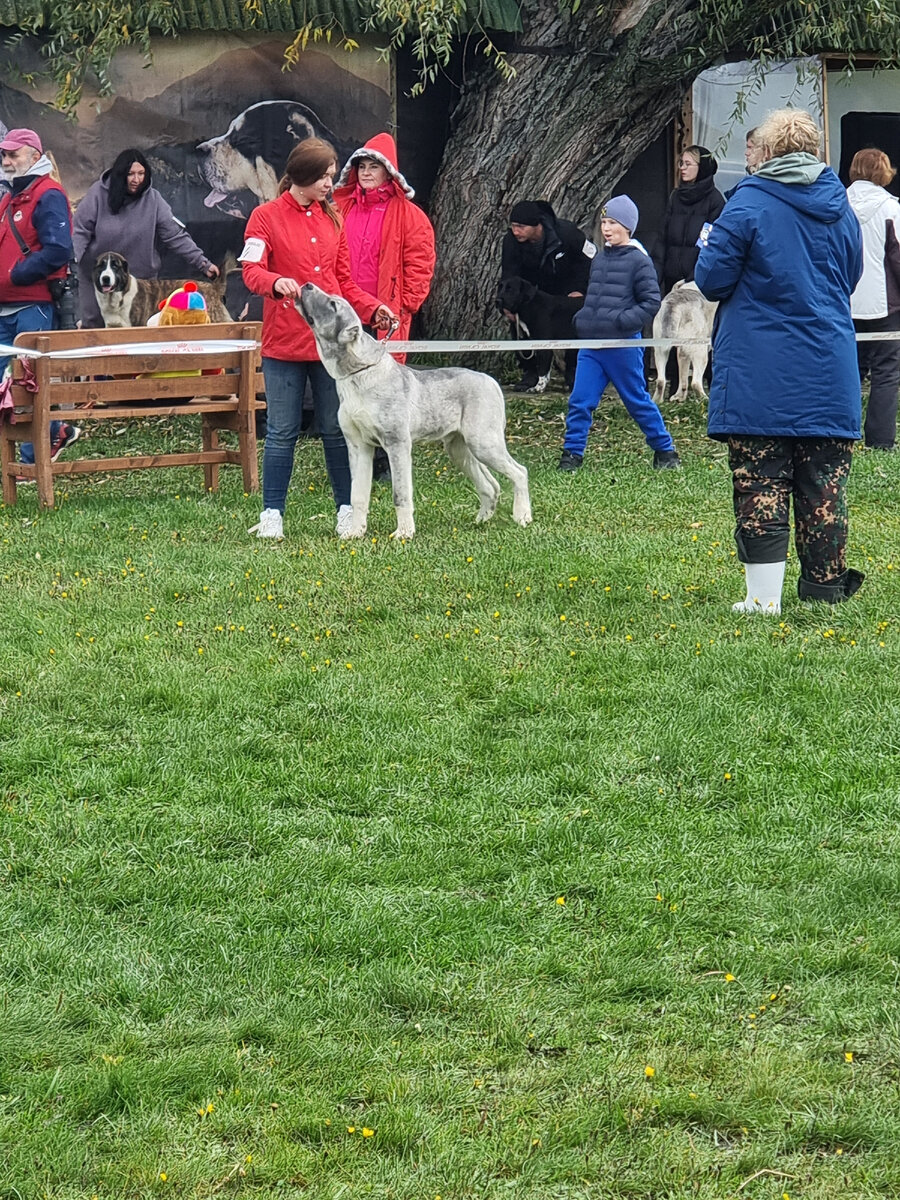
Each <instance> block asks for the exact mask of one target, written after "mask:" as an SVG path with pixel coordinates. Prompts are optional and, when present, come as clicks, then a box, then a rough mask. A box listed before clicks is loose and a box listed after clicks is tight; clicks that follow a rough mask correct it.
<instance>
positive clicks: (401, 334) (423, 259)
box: [334, 133, 435, 341]
mask: <svg viewBox="0 0 900 1200" xmlns="http://www.w3.org/2000/svg"><path fill="white" fill-rule="evenodd" d="M360 158H373V159H375V160H376V162H380V163H381V164H382V165H383V166H384V167H386V168H387V171H388V174H389V175H390V177H391V178H392V179H393V180H394V183H395V184H396V185H397V187H396V194H395V195H394V196H393V198H392V199H391V200H390V201H389V203H388V206H387V212H386V213H385V214H384V224H383V226H382V229H381V250H380V254H379V260H378V295H379V296H381V297H383V299H384V302H385V304H387V305H388V307H389V308H390V309H391V310H392V311H393V312H395V313H396V314H397V316H398V317H399V318H400V328H399V329H398V330H397V332H396V334H395V335H394V337H395V338H396V339H397V340H398V341H400V340H405V339H406V338H408V337H409V327H410V324H411V323H412V315H413V313H415V312H418V311H419V309H420V308H421V307H422V305H423V304H424V303H425V298H426V297H427V295H428V292H429V290H430V288H431V279H432V276H433V275H434V264H435V249H434V230H433V229H432V227H431V222H430V221H429V220H428V218H427V217H426V216H425V214H424V213H423V212H422V210H421V208H419V206H418V205H417V204H413V202H412V196H414V195H415V192H414V191H413V189H412V188H411V187H410V186H409V184H408V183H407V182H406V180H405V179H404V178H403V176H402V175H401V174H400V171H399V170H398V169H397V149H396V146H395V145H394V139H393V138H392V137H391V135H390V134H389V133H379V134H378V135H377V136H376V137H373V138H370V139H369V141H368V142H366V144H365V146H362V147H360V149H359V150H354V152H353V154H352V155H351V156H350V160H349V162H348V163H347V165H346V166H345V167H344V170H343V172H342V173H341V177H340V179H339V180H338V185H337V187H336V188H335V190H334V201H335V204H337V206H338V208H339V209H340V210H341V212H342V213H345V214H346V213H348V212H349V211H350V210H351V209H352V208H353V207H354V206H355V205H356V203H357V200H356V186H357V183H358V173H357V168H356V160H357V159H360ZM378 336H379V337H383V336H384V334H381V333H380V334H379V335H378Z"/></svg>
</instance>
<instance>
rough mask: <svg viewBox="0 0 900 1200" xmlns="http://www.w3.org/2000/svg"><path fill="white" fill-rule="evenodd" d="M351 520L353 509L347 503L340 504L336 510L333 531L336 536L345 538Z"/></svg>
mask: <svg viewBox="0 0 900 1200" xmlns="http://www.w3.org/2000/svg"><path fill="white" fill-rule="evenodd" d="M352 521H353V509H352V508H351V507H350V505H349V504H342V505H341V507H340V508H339V509H338V512H337V524H336V525H335V527H334V532H335V533H336V534H337V535H338V537H342V538H345V537H346V536H347V534H348V533H349V532H350V524H351V522H352Z"/></svg>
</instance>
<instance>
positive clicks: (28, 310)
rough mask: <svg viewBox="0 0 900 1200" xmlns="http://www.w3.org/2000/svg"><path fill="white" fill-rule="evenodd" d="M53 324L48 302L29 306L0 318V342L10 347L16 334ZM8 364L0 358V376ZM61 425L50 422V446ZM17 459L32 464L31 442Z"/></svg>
mask: <svg viewBox="0 0 900 1200" xmlns="http://www.w3.org/2000/svg"><path fill="white" fill-rule="evenodd" d="M55 324H56V309H55V308H54V307H53V305H52V304H50V303H49V302H48V303H47V304H29V305H27V306H26V307H25V308H20V309H19V311H18V312H14V313H10V314H9V316H7V317H0V342H3V343H4V344H5V345H7V346H11V345H12V344H13V342H14V341H15V338H16V335H17V334H19V333H43V331H44V330H45V329H52V328H53V327H54V326H55ZM8 363H9V355H6V356H5V357H0V376H2V374H3V372H4V371H5V370H6V367H7V364H8ZM61 425H62V421H51V422H50V445H51V446H52V445H53V444H54V442H55V441H56V439H57V436H58V435H59V428H60V426H61ZM19 458H20V459H21V460H22V462H23V463H33V462H34V446H32V444H31V442H23V443H22V446H21V449H20V451H19Z"/></svg>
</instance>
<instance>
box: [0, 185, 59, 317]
mask: <svg viewBox="0 0 900 1200" xmlns="http://www.w3.org/2000/svg"><path fill="white" fill-rule="evenodd" d="M49 191H57V192H62V194H63V196H65V192H63V189H62V188H61V187H60V186H59V184H58V183H57V182H56V181H55V180H54V179H51V178H50V176H49V175H38V176H36V177H35V179H34V182H33V183H29V184H28V185H27V186H26V187H24V188H23V189H22V191H21V192H18V193H17V194H16V195H15V196H11V195H10V194H9V193H7V194H6V195H5V196H3V197H2V198H0V294H2V295H0V299H2V302H3V303H5V304H20V303H21V304H47V303H49V302H50V299H51V297H50V288H49V286H48V282H47V281H48V280H49V279H63V278H65V274H66V271H67V269H68V264H66V263H64V264H63V265H62V266H61V267H60V268H59V269H58V270H56V271H53V272H51V273H50V274H49V275H46V276H44V277H43V278H41V279H36V280H34V282H33V283H28V284H14V283H13V282H12V280H11V279H10V275H11V273H12V270H13V268H14V267H15V266H17V265H18V264H19V263H20V262H22V258H23V255H22V248H21V246H20V245H19V242H18V239H17V238H16V236H15V234H14V233H13V227H14V228H15V230H16V233H18V235H19V237H20V238H21V239H22V241H23V242H24V243H25V245H26V246H27V247H28V249H29V250H30V251H32V253H33V252H34V251H37V250H40V249H41V241H40V238H39V237H38V234H37V231H36V230H35V228H34V219H33V218H34V210H35V208H37V205H38V202H39V201H40V199H41V197H42V196H43V195H44V193H45V192H49ZM67 203H68V202H67ZM11 222H12V225H11ZM69 224H70V227H71V218H70V220H69Z"/></svg>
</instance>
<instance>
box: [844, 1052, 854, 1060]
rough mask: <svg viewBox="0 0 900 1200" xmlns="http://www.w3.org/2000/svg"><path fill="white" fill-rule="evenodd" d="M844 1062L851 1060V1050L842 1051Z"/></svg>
mask: <svg viewBox="0 0 900 1200" xmlns="http://www.w3.org/2000/svg"><path fill="white" fill-rule="evenodd" d="M844 1062H853V1051H852V1050H845V1051H844Z"/></svg>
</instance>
